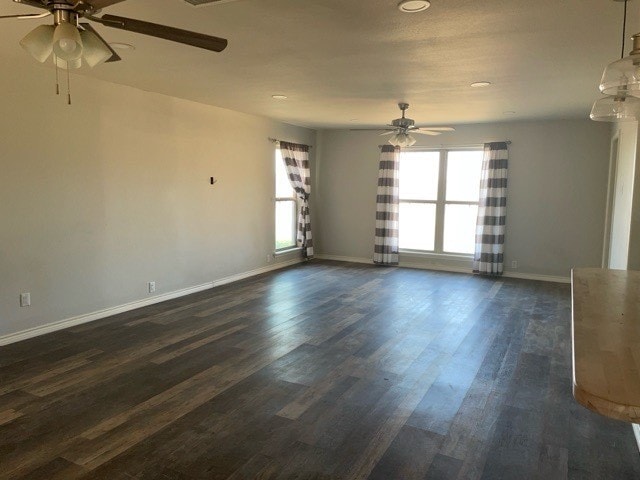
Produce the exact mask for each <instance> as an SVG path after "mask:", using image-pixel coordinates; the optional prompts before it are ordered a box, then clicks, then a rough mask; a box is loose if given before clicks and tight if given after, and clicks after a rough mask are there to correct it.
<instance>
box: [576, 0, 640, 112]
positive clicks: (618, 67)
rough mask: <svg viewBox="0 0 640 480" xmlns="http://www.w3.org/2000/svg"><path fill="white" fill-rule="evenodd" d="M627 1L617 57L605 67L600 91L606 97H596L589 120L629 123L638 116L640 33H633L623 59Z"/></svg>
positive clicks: (639, 107) (639, 105)
mask: <svg viewBox="0 0 640 480" xmlns="http://www.w3.org/2000/svg"><path fill="white" fill-rule="evenodd" d="M627 1H628V0H624V17H623V23H622V48H621V52H620V60H617V61H615V62H613V63H611V64H609V65H607V67H606V68H605V70H604V74H603V75H602V80H601V81H600V91H601V92H602V93H604V94H605V95H607V96H606V97H604V98H601V99H599V100H596V102H595V103H594V104H593V107H592V108H591V114H590V115H589V117H590V118H591V120H595V121H598V122H629V121H637V120H638V119H639V118H640V100H638V99H637V98H635V97H634V95H638V96H640V68H638V67H639V66H640V34H636V35H634V36H633V44H634V47H633V50H632V51H631V53H630V55H629V56H628V57H626V58H625V57H624V44H625V37H626V29H627Z"/></svg>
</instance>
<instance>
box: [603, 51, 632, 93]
mask: <svg viewBox="0 0 640 480" xmlns="http://www.w3.org/2000/svg"><path fill="white" fill-rule="evenodd" d="M600 91H601V92H602V93H604V94H605V95H617V94H620V93H624V94H627V95H634V96H636V97H640V55H629V56H628V57H624V58H622V59H620V60H618V61H615V62H613V63H610V64H609V65H607V67H606V68H605V69H604V73H603V74H602V80H601V81H600Z"/></svg>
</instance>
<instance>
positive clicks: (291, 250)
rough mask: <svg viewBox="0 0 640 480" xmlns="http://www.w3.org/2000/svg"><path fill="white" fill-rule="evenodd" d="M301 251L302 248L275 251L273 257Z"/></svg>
mask: <svg viewBox="0 0 640 480" xmlns="http://www.w3.org/2000/svg"><path fill="white" fill-rule="evenodd" d="M301 251H302V247H291V248H283V249H282V250H276V251H275V252H274V255H275V256H276V257H278V256H280V255H286V254H287V253H293V252H301Z"/></svg>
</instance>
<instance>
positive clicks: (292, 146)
mask: <svg viewBox="0 0 640 480" xmlns="http://www.w3.org/2000/svg"><path fill="white" fill-rule="evenodd" d="M280 153H281V154H282V159H283V160H284V164H285V166H286V168H287V174H288V175H289V181H290V182H291V186H292V187H293V189H294V190H295V191H296V194H297V195H298V198H300V200H301V206H300V211H299V213H298V228H297V230H298V233H297V235H296V243H297V245H298V246H299V247H302V254H303V255H304V257H305V258H311V257H313V235H312V234H311V215H310V214H309V196H310V195H311V178H310V177H311V172H310V169H309V146H308V145H299V144H297V143H288V142H282V141H281V142H280Z"/></svg>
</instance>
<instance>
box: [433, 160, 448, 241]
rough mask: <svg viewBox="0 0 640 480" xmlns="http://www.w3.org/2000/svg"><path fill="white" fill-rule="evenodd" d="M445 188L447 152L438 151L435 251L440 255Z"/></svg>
mask: <svg viewBox="0 0 640 480" xmlns="http://www.w3.org/2000/svg"><path fill="white" fill-rule="evenodd" d="M446 188H447V151H446V150H440V171H439V174H438V201H437V203H436V239H435V251H436V253H442V251H443V243H444V241H443V236H444V203H445V198H446Z"/></svg>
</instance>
